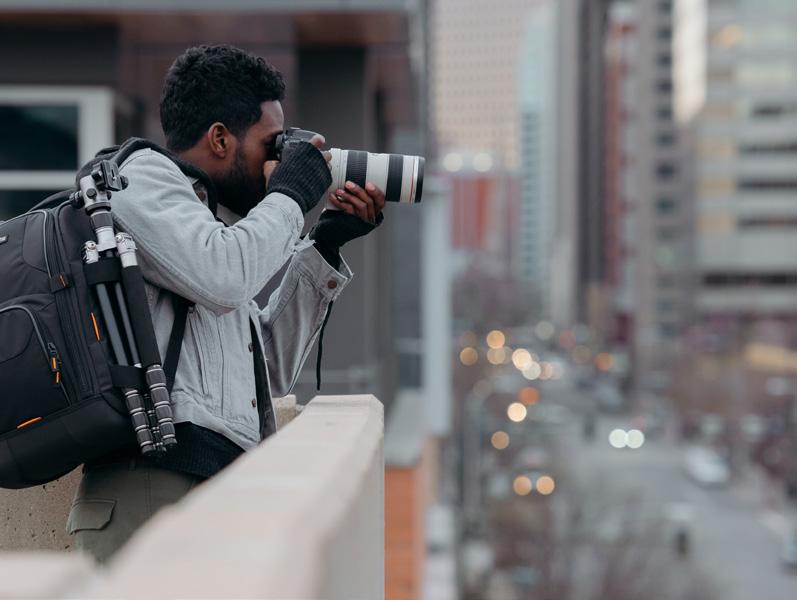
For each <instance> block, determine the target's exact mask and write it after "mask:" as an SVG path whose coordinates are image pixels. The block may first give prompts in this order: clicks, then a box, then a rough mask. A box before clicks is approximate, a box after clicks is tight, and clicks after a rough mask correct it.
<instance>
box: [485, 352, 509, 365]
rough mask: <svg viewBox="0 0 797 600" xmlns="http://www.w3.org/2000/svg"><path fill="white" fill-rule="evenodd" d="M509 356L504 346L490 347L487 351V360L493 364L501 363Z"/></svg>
mask: <svg viewBox="0 0 797 600" xmlns="http://www.w3.org/2000/svg"><path fill="white" fill-rule="evenodd" d="M506 358H507V352H506V350H505V349H504V348H490V349H489V350H488V351H487V360H488V361H489V362H490V364H491V365H500V364H501V363H503V362H504V361H505V360H506Z"/></svg>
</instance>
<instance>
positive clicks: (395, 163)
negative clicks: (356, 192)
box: [268, 127, 424, 204]
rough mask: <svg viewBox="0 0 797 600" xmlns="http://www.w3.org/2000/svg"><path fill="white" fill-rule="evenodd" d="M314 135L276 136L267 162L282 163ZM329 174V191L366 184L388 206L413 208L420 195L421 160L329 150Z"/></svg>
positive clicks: (288, 133)
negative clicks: (398, 204)
mask: <svg viewBox="0 0 797 600" xmlns="http://www.w3.org/2000/svg"><path fill="white" fill-rule="evenodd" d="M314 135H316V133H315V132H314V131H308V130H306V129H299V128H297V127H291V128H290V129H286V130H285V131H283V132H282V133H280V134H279V135H277V139H276V140H275V142H274V147H273V148H272V150H271V152H270V153H269V156H268V160H282V159H283V158H284V157H286V156H288V155H289V154H290V152H291V150H292V149H293V148H295V147H296V146H297V145H298V144H299V143H301V142H309V141H310V139H311V138H312V137H313V136H314ZM328 152H329V153H330V154H332V160H331V161H330V163H329V168H330V169H331V171H332V185H331V186H330V187H329V189H330V191H334V190H338V189H343V186H344V184H345V183H346V182H347V181H353V182H354V183H356V184H357V185H359V186H360V187H362V188H364V187H365V184H366V182H368V181H370V182H371V183H373V184H374V185H375V186H377V187H378V188H379V189H381V190H382V191H383V192H384V193H385V200H386V201H388V202H403V203H405V204H416V203H418V202H420V201H421V194H422V193H423V166H424V159H423V157H422V156H405V155H403V154H375V153H372V152H366V151H364V150H341V149H340V148H330V149H329V150H328Z"/></svg>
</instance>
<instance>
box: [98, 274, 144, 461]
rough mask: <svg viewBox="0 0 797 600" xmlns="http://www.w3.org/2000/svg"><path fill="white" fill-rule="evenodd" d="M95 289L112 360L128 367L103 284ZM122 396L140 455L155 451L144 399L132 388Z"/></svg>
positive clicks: (123, 392) (126, 390) (123, 391)
mask: <svg viewBox="0 0 797 600" xmlns="http://www.w3.org/2000/svg"><path fill="white" fill-rule="evenodd" d="M95 289H96V290H97V298H98V299H99V301H100V311H101V312H102V318H103V321H104V322H105V329H106V330H107V331H108V339H109V340H110V342H111V349H112V350H113V353H114V359H115V360H116V362H117V364H120V365H123V366H125V365H128V364H129V363H128V360H127V353H126V352H125V347H124V343H123V341H122V338H121V335H120V333H119V328H118V327H117V325H116V318H115V316H114V312H113V308H112V306H111V299H110V298H109V296H108V290H107V288H106V286H105V284H104V283H99V284H97V286H96V288H95ZM122 394H123V395H124V397H125V405H126V406H127V410H128V412H129V413H130V420H131V421H132V422H133V431H134V432H135V434H136V440H137V441H138V445H139V447H140V448H141V452H142V454H149V453H150V452H153V451H155V450H156V446H155V440H154V439H153V436H152V431H151V430H150V426H149V419H148V418H147V413H146V411H145V409H144V398H142V396H141V394H140V393H139V392H138V390H136V389H133V388H124V389H123V390H122Z"/></svg>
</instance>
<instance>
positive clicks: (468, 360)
mask: <svg viewBox="0 0 797 600" xmlns="http://www.w3.org/2000/svg"><path fill="white" fill-rule="evenodd" d="M478 360H479V353H478V352H477V351H476V348H471V347H470V346H467V347H465V348H463V349H462V352H460V353H459V361H460V362H461V363H462V364H463V365H465V366H467V367H469V366H471V365H475V364H476V362H477V361H478Z"/></svg>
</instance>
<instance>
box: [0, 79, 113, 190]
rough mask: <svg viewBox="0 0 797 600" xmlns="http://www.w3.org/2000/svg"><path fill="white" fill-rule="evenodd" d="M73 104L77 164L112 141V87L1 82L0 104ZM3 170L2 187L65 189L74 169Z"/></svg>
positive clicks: (73, 173)
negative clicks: (76, 126) (76, 110)
mask: <svg viewBox="0 0 797 600" xmlns="http://www.w3.org/2000/svg"><path fill="white" fill-rule="evenodd" d="M3 104H14V105H27V106H37V105H53V104H74V105H76V106H77V107H78V140H77V142H78V165H82V164H84V163H86V162H88V161H89V160H91V158H92V157H93V156H94V154H95V153H96V152H97V150H99V149H100V148H104V147H106V146H110V145H111V144H113V138H114V130H113V91H112V90H111V89H110V88H106V87H99V86H80V87H78V86H50V85H47V86H44V85H42V86H30V85H0V105H3ZM76 170H77V165H76V166H75V170H74V171H0V189H13V190H26V189H27V190H30V189H64V188H68V187H70V186H72V185H73V184H74V181H75V171H76Z"/></svg>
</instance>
